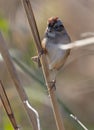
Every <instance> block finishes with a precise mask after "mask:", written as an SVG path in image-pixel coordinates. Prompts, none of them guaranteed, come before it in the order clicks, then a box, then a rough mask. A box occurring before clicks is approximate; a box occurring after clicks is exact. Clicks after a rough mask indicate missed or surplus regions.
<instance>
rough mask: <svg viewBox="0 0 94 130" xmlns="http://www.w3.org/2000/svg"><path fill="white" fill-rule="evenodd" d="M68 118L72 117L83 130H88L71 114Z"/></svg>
mask: <svg viewBox="0 0 94 130" xmlns="http://www.w3.org/2000/svg"><path fill="white" fill-rule="evenodd" d="M70 117H72V118H73V119H74V120H75V121H76V122H77V123H78V124H79V125H80V126H81V127H82V128H83V129H84V130H88V129H87V128H86V126H85V125H84V124H83V123H82V122H81V121H80V120H79V119H78V118H77V117H76V116H74V115H73V114H70Z"/></svg>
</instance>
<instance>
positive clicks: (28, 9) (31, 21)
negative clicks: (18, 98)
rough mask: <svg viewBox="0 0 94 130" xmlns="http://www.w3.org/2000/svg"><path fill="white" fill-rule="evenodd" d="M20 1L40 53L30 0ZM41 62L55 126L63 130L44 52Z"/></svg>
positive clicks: (40, 48) (39, 43) (38, 38)
mask: <svg viewBox="0 0 94 130" xmlns="http://www.w3.org/2000/svg"><path fill="white" fill-rule="evenodd" d="M22 2H23V5H24V8H25V11H26V14H27V18H28V22H29V24H30V27H31V31H32V33H33V36H34V40H35V44H36V47H37V50H38V53H39V54H40V53H41V51H42V47H41V41H40V37H39V33H38V29H37V26H36V21H35V17H34V14H33V10H32V6H31V3H30V0H22ZM39 54H38V55H39ZM41 64H42V70H43V74H44V77H45V82H46V85H47V88H48V92H49V95H50V99H51V103H52V107H53V112H54V116H55V120H56V125H57V128H58V130H64V129H65V128H64V125H63V121H62V117H61V113H60V111H59V107H58V103H57V99H56V96H55V91H53V90H52V91H49V90H50V88H51V84H50V81H51V79H50V78H49V77H50V73H49V68H48V64H47V60H46V56H45V55H44V54H43V55H42V56H41Z"/></svg>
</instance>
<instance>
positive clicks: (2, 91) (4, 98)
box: [0, 80, 19, 130]
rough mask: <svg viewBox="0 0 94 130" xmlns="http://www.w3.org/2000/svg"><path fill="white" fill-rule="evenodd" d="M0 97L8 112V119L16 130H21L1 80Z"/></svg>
mask: <svg viewBox="0 0 94 130" xmlns="http://www.w3.org/2000/svg"><path fill="white" fill-rule="evenodd" d="M0 97H1V101H2V103H3V106H4V108H5V111H6V113H7V115H8V117H9V119H10V121H11V124H12V126H13V128H14V130H19V127H18V125H17V122H16V119H15V117H14V113H13V111H12V108H11V105H10V102H9V99H8V96H7V94H6V92H5V89H4V86H3V84H2V82H1V80H0Z"/></svg>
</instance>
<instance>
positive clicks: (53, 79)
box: [49, 70, 57, 91]
mask: <svg viewBox="0 0 94 130" xmlns="http://www.w3.org/2000/svg"><path fill="white" fill-rule="evenodd" d="M56 74H57V70H51V71H50V82H49V84H50V91H51V90H53V89H54V90H56Z"/></svg>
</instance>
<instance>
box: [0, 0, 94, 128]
mask: <svg viewBox="0 0 94 130" xmlns="http://www.w3.org/2000/svg"><path fill="white" fill-rule="evenodd" d="M31 2H32V7H33V11H34V14H35V18H36V22H37V25H38V29H39V32H40V36H41V39H42V38H43V35H44V31H45V28H46V26H47V19H48V18H49V17H51V16H58V17H60V19H62V21H63V23H64V25H65V27H66V30H67V31H68V33H69V35H70V37H71V39H72V41H75V40H78V39H82V38H83V37H82V36H83V34H86V36H87V37H90V35H87V34H88V32H91V33H92V32H93V31H94V13H93V12H94V1H93V0H87V1H86V0H79V1H78V0H71V1H70V0H44V1H43V0H31ZM0 30H1V31H2V32H3V35H4V37H5V39H6V41H7V44H8V47H9V51H10V54H11V56H12V58H13V61H14V64H15V66H16V69H17V72H18V74H19V77H20V80H21V81H22V84H23V87H24V89H25V91H26V93H27V95H28V97H29V99H30V102H31V104H32V106H33V107H34V108H35V109H36V110H37V111H38V113H39V116H40V122H41V128H42V129H43V130H49V129H51V130H56V129H57V128H56V125H55V121H54V117H53V112H52V108H51V104H50V99H49V95H48V93H47V88H46V87H45V83H44V78H43V74H42V71H41V69H40V68H38V67H37V65H36V64H35V63H33V62H32V61H31V57H32V56H34V55H36V48H35V45H34V41H33V37H32V33H31V31H30V27H29V24H28V21H27V17H26V14H25V11H24V9H23V6H22V3H21V1H20V0H8V1H6V0H0ZM0 79H1V80H2V81H3V84H4V86H5V89H6V92H7V94H8V97H9V99H10V103H11V106H12V109H13V111H14V114H15V117H16V120H17V123H18V124H19V126H20V127H21V129H23V130H31V125H30V122H29V120H28V117H27V114H26V112H25V110H24V108H23V105H22V103H21V100H20V99H19V95H18V93H17V91H16V89H15V86H14V84H13V81H12V79H11V78H10V75H9V73H8V70H7V68H6V65H5V63H4V61H3V59H2V57H1V56H0ZM56 85H57V89H56V90H57V97H58V99H59V105H60V110H61V113H62V116H63V118H64V124H65V128H66V130H81V128H80V127H79V126H78V125H77V123H76V122H75V121H73V120H72V119H71V118H70V116H69V113H70V112H72V113H74V114H75V115H76V116H77V117H78V118H79V120H80V121H81V122H83V124H84V125H86V126H87V128H88V129H89V130H93V129H94V101H93V99H94V45H90V46H86V47H82V48H75V49H73V50H72V51H71V55H70V57H69V58H68V60H67V62H66V65H65V66H64V68H62V69H61V71H60V72H59V73H58V75H57V83H56ZM65 106H66V107H67V108H68V109H67V108H66V107H65ZM0 130H13V128H12V126H11V124H10V121H9V119H8V117H7V115H6V113H5V110H4V108H3V106H2V103H1V101H0Z"/></svg>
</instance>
